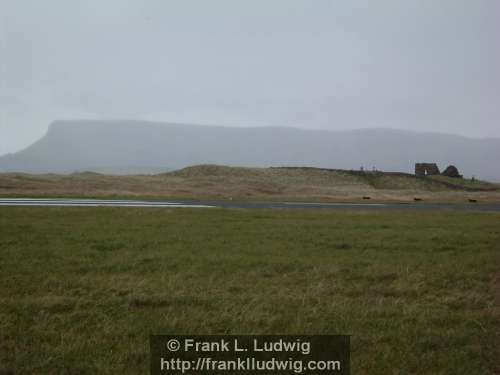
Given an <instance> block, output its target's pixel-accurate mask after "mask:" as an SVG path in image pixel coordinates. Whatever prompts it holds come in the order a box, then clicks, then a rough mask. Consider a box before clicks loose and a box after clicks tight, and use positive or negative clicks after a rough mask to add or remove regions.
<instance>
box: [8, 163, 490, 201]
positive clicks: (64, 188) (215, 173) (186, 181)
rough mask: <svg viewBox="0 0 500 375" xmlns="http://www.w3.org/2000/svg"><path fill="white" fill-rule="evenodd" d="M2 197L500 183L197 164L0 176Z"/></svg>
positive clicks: (270, 193) (329, 191)
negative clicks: (153, 171) (156, 170)
mask: <svg viewBox="0 0 500 375" xmlns="http://www.w3.org/2000/svg"><path fill="white" fill-rule="evenodd" d="M0 196H4V197H8V196H37V197H38V196H42V197H48V196H50V197H75V196H77V197H108V198H110V197H132V198H134V197H143V198H161V199H165V198H167V199H168V198H177V199H203V198H205V199H235V200H247V199H249V200H320V201H358V200H361V199H362V197H363V196H370V197H371V198H372V199H373V200H376V201H393V202H407V201H413V198H415V197H418V198H422V199H424V200H426V201H433V202H437V201H441V202H464V201H467V200H468V199H470V198H473V199H477V200H478V201H481V202H500V187H499V186H498V185H494V184H490V183H487V182H482V181H474V182H472V181H470V180H465V179H453V178H447V177H442V176H438V177H426V178H417V177H415V176H412V175H407V174H401V173H399V174H398V173H394V174H390V173H369V172H368V173H360V172H355V171H340V170H325V169H317V168H234V167H223V166H213V165H204V166H195V167H189V168H185V169H182V170H180V171H175V172H171V173H166V174H162V175H155V176H107V175H100V174H96V173H81V174H75V175H71V176H60V175H41V176H33V175H22V174H1V175H0Z"/></svg>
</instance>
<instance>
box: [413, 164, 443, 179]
mask: <svg viewBox="0 0 500 375" xmlns="http://www.w3.org/2000/svg"><path fill="white" fill-rule="evenodd" d="M438 174H439V168H438V166H437V164H436V163H416V164H415V175H416V176H435V175H438Z"/></svg>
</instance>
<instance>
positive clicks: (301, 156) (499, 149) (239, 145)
mask: <svg viewBox="0 0 500 375" xmlns="http://www.w3.org/2000/svg"><path fill="white" fill-rule="evenodd" d="M498 160H500V139H497V138H491V139H477V138H467V137H462V136H455V135H447V134H440V133H417V132H410V131H402V130H390V129H358V130H346V131H329V130H304V129H297V128H288V127H256V128H242V127H222V126H206V125H189V124H176V123H158V122H146V121H116V120H113V121H97V120H82V121H55V122H54V123H52V124H51V125H50V127H49V130H48V132H47V134H46V135H45V136H44V137H43V138H41V139H40V140H39V141H37V142H35V143H34V144H32V145H31V146H29V147H28V148H26V149H24V150H22V151H20V152H17V153H14V154H8V155H4V156H3V157H0V171H1V172H6V171H17V172H31V173H46V172H53V173H71V172H75V171H84V170H93V171H105V172H114V173H153V172H160V171H166V170H170V169H177V168H182V167H186V166H189V165H195V164H209V163H210V164H224V165H232V166H256V167H268V166H314V167H324V168H341V169H359V168H360V167H361V166H363V167H364V168H365V169H370V170H371V169H372V168H373V167H375V168H377V169H379V170H384V171H401V172H413V165H414V163H415V162H436V163H438V165H439V166H440V167H441V169H443V168H445V167H446V166H447V165H449V164H454V165H456V166H457V167H458V168H459V170H460V171H461V172H463V173H464V175H465V176H472V175H474V176H476V177H478V178H483V179H489V180H494V181H499V180H500V168H499V165H498V164H497V163H496V161H498Z"/></svg>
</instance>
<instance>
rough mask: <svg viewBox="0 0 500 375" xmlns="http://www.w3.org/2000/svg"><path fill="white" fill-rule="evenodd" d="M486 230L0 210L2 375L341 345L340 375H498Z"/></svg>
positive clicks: (458, 223)
mask: <svg viewBox="0 0 500 375" xmlns="http://www.w3.org/2000/svg"><path fill="white" fill-rule="evenodd" d="M499 243H500V215H497V214H475V213H457V212H363V211H350V212H349V211H345V212H342V211H327V210H310V211H309V210H308V211H302V210H283V211H280V210H219V209H207V210H191V209H148V210H145V209H124V208H99V209H92V208H3V207H2V208H0V373H15V374H35V373H36V374H57V373H61V374H62V373H64V374H66V373H72V374H73V373H75V374H76V373H78V374H87V373H88V374H140V373H147V372H148V361H149V353H148V335H149V334H150V333H157V334H158V333H165V334H166V333H179V334H180V333H185V334H209V333H211V334H229V333H231V334H258V333H274V334H285V333H290V334H302V333H303V334H320V333H321V334H352V335H353V336H352V350H353V351H352V365H353V371H352V373H353V374H370V375H372V374H454V375H456V374H494V373H498V371H499V367H498V365H499V361H498V358H500V351H499V344H498V343H499V342H500V320H499V317H500V314H499V305H498V302H499V301H498V300H497V299H496V298H497V296H498V291H499V289H498V287H499V284H498V283H499V280H498V279H495V277H498V272H499V270H498V264H499V263H500V248H499Z"/></svg>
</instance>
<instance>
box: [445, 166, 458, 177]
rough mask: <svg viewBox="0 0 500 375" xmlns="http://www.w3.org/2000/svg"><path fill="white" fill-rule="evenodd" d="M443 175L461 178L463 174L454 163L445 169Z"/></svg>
mask: <svg viewBox="0 0 500 375" xmlns="http://www.w3.org/2000/svg"><path fill="white" fill-rule="evenodd" d="M442 175H443V176H446V177H452V178H461V177H462V175H461V174H460V173H458V169H457V167H455V166H454V165H450V166H448V167H447V168H446V169H445V170H444V171H443V173H442Z"/></svg>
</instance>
